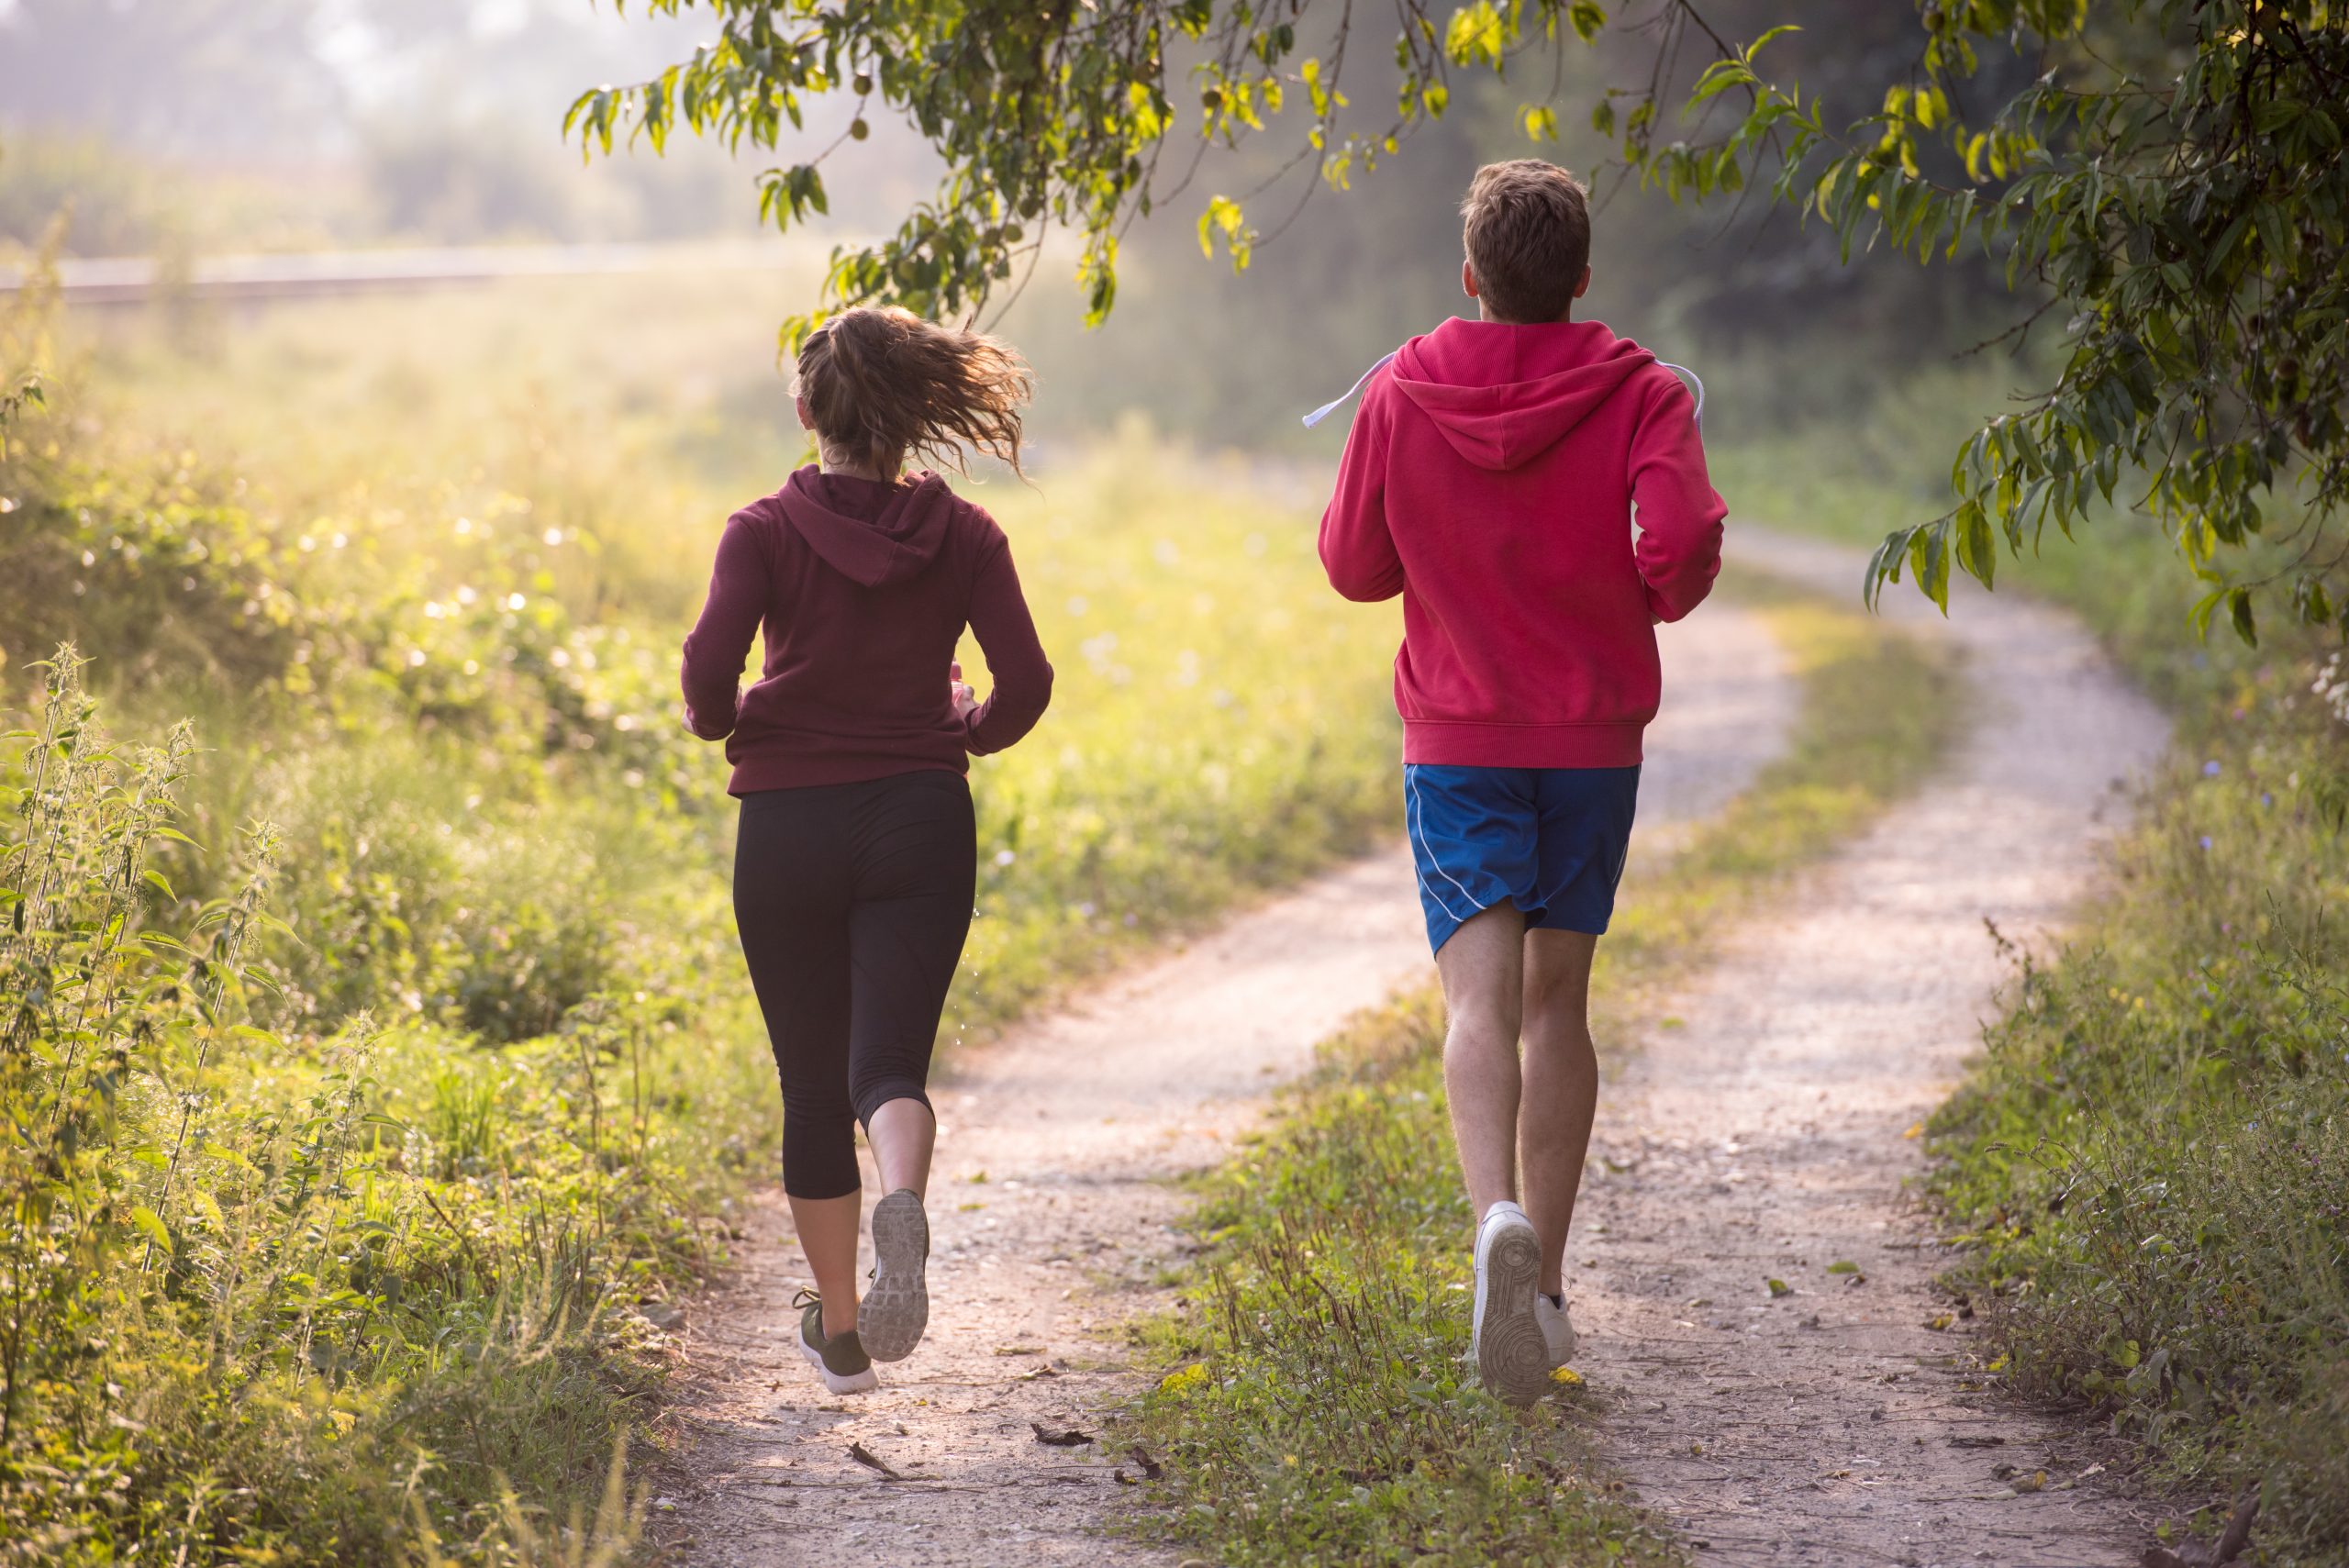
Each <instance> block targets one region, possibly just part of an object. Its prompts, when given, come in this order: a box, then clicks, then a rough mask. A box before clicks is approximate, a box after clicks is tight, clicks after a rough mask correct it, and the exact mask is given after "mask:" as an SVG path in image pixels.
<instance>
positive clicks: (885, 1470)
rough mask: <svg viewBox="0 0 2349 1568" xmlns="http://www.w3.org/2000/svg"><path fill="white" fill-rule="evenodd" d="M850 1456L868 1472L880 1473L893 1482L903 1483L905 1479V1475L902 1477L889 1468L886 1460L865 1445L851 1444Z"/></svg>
mask: <svg viewBox="0 0 2349 1568" xmlns="http://www.w3.org/2000/svg"><path fill="white" fill-rule="evenodd" d="M848 1456H849V1457H850V1458H851V1459H852V1460H854V1461H856V1462H857V1463H859V1464H861V1465H863V1466H864V1468H865V1469H867V1470H877V1471H879V1472H880V1473H882V1474H883V1475H884V1476H885V1477H887V1478H888V1479H889V1480H891V1481H903V1480H904V1479H905V1477H904V1476H903V1475H900V1474H899V1473H897V1472H896V1471H894V1470H892V1469H890V1468H889V1464H888V1462H887V1461H886V1460H884V1459H883V1458H882V1457H881V1456H880V1455H879V1454H876V1453H874V1451H872V1450H871V1449H869V1448H867V1447H865V1446H864V1445H863V1443H851V1444H849V1445H848Z"/></svg>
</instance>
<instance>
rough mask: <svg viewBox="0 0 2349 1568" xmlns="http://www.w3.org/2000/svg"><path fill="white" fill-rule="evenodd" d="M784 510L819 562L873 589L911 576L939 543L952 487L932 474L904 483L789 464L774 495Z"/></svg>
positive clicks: (950, 505)
mask: <svg viewBox="0 0 2349 1568" xmlns="http://www.w3.org/2000/svg"><path fill="white" fill-rule="evenodd" d="M777 500H778V501H780V502H781V504H782V508H783V515H784V517H785V520H787V521H788V522H789V523H790V524H791V526H792V527H793V528H796V529H797V530H798V532H799V537H800V538H801V539H806V540H807V548H808V549H810V550H814V551H815V552H816V553H817V554H818V556H820V557H821V558H822V559H823V562H824V564H825V565H827V566H829V567H830V568H831V569H832V570H833V571H835V572H837V573H840V574H841V576H843V577H846V578H847V579H848V580H849V581H851V582H852V583H861V584H863V585H864V586H865V587H868V588H878V587H882V586H884V585H885V584H890V583H896V582H899V581H901V580H903V579H905V578H907V577H911V576H913V575H914V574H915V573H918V572H919V571H921V569H922V568H923V567H925V566H928V565H929V564H930V562H931V561H932V560H933V559H934V558H936V556H937V554H938V550H939V546H941V544H943V543H944V542H945V541H946V524H947V519H948V517H949V515H950V513H951V512H952V509H953V505H954V492H953V491H952V490H950V489H948V488H947V485H946V481H945V480H943V479H941V478H940V477H939V476H938V475H937V474H935V473H924V474H922V475H920V476H919V477H918V478H917V479H916V480H915V481H914V482H913V483H912V484H883V483H882V482H881V481H879V480H877V479H859V478H857V477H856V476H854V475H853V474H846V473H824V472H823V471H822V470H821V469H819V468H818V467H816V466H815V465H814V464H813V463H810V464H808V465H807V467H805V468H802V469H799V470H796V472H795V473H793V474H792V476H791V480H790V483H788V484H785V486H784V487H783V492H782V494H781V495H779V496H778V497H777Z"/></svg>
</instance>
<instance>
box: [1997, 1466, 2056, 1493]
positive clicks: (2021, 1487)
mask: <svg viewBox="0 0 2349 1568" xmlns="http://www.w3.org/2000/svg"><path fill="white" fill-rule="evenodd" d="M2007 1485H2009V1486H2012V1487H2013V1488H2014V1489H2015V1490H2016V1491H2018V1492H2036V1491H2038V1490H2040V1489H2041V1488H2042V1487H2043V1486H2045V1485H2047V1472H2045V1471H2044V1470H2034V1471H2032V1473H2030V1474H2028V1475H2018V1476H2016V1477H2015V1478H2014V1479H2013V1480H2012V1481H2009V1483H2007Z"/></svg>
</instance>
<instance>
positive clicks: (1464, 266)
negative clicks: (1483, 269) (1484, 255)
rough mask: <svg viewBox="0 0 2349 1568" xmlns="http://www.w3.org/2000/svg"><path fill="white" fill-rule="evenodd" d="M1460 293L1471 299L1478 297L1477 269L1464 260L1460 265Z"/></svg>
mask: <svg viewBox="0 0 2349 1568" xmlns="http://www.w3.org/2000/svg"><path fill="white" fill-rule="evenodd" d="M1460 292H1461V293H1462V294H1464V295H1467V296H1468V297H1469V298H1470V299H1475V298H1477V297H1478V295H1477V293H1476V269H1475V267H1474V266H1471V265H1470V264H1469V263H1468V261H1466V260H1465V259H1463V260H1462V261H1461V263H1460Z"/></svg>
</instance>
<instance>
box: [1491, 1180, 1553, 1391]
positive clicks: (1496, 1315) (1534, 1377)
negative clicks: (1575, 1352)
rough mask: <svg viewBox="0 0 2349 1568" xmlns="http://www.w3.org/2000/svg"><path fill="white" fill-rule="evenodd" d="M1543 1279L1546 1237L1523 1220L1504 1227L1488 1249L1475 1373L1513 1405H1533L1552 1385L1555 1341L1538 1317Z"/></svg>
mask: <svg viewBox="0 0 2349 1568" xmlns="http://www.w3.org/2000/svg"><path fill="white" fill-rule="evenodd" d="M1541 1280H1542V1239H1541V1238H1540V1237H1539V1236H1537V1235H1535V1234H1534V1230H1533V1227H1532V1226H1531V1225H1528V1224H1525V1223H1523V1222H1522V1221H1520V1222H1519V1223H1517V1224H1515V1225H1504V1226H1503V1227H1501V1229H1500V1233H1499V1234H1498V1235H1497V1236H1495V1237H1494V1238H1493V1243H1492V1247H1491V1249H1490V1250H1489V1251H1486V1254H1485V1278H1484V1300H1483V1301H1482V1302H1480V1303H1479V1304H1478V1306H1479V1307H1481V1308H1482V1310H1481V1313H1480V1315H1479V1318H1478V1329H1477V1333H1476V1374H1477V1376H1479V1377H1480V1378H1482V1379H1483V1380H1484V1384H1485V1386H1486V1389H1488V1390H1489V1391H1491V1392H1492V1394H1493V1395H1494V1396H1497V1397H1498V1398H1500V1399H1502V1400H1505V1401H1507V1402H1508V1404H1511V1405H1520V1406H1522V1405H1531V1404H1532V1403H1533V1402H1534V1401H1535V1400H1537V1399H1540V1398H1541V1397H1542V1395H1543V1394H1545V1393H1547V1392H1548V1391H1549V1388H1550V1346H1549V1343H1548V1341H1547V1340H1544V1339H1543V1338H1542V1325H1541V1324H1540V1323H1539V1322H1537V1321H1536V1320H1535V1319H1534V1316H1533V1292H1534V1289H1535V1287H1536V1286H1537V1285H1538V1284H1540V1283H1541Z"/></svg>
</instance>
